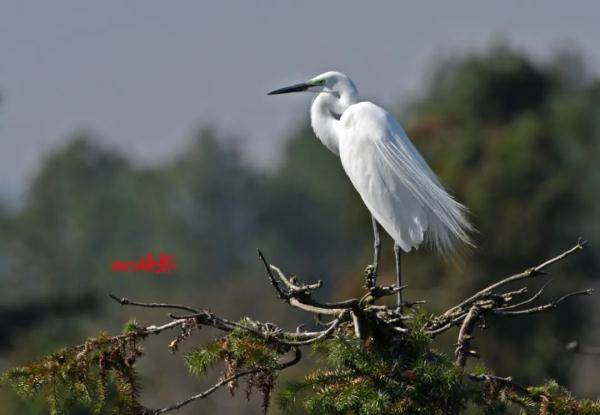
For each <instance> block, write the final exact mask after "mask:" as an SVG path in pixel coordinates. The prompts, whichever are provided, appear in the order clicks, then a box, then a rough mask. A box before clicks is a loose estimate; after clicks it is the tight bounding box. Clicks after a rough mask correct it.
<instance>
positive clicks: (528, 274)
mask: <svg viewBox="0 0 600 415" xmlns="http://www.w3.org/2000/svg"><path fill="white" fill-rule="evenodd" d="M586 244H587V242H586V241H584V240H582V239H581V238H579V240H578V241H577V244H575V246H573V247H572V248H570V249H567V250H566V251H564V252H563V253H561V254H559V255H557V256H555V257H554V258H551V259H549V260H547V261H545V262H543V263H541V264H539V265H538V266H535V267H533V268H529V269H527V270H525V271H523V272H521V273H519V274H515V275H512V276H510V277H507V278H504V279H502V280H500V281H498V282H496V283H494V284H492V285H490V286H488V287H486V288H484V289H483V290H480V291H478V292H477V293H475V294H474V295H472V296H471V297H469V298H467V299H466V300H464V301H463V302H461V303H460V304H458V305H456V306H454V307H452V308H450V309H449V310H447V311H446V312H445V313H443V315H449V314H452V313H453V312H455V311H457V310H459V309H460V308H463V307H465V306H467V305H469V304H472V303H473V302H475V301H477V300H479V299H480V298H483V297H485V296H487V295H490V294H491V293H492V292H493V291H494V290H495V289H497V288H500V287H502V286H505V285H507V284H509V283H512V282H515V281H519V280H522V279H526V278H532V277H536V276H538V275H542V274H544V273H545V269H546V268H548V267H549V266H551V265H553V264H554V263H556V262H558V261H561V260H563V259H565V258H566V257H568V256H569V255H572V254H574V253H575V252H577V251H579V250H581V249H583V248H584V247H585V246H586Z"/></svg>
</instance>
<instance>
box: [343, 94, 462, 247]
mask: <svg viewBox="0 0 600 415" xmlns="http://www.w3.org/2000/svg"><path fill="white" fill-rule="evenodd" d="M346 112H348V114H346ZM346 112H344V116H343V117H342V121H343V123H342V128H343V136H342V139H341V140H340V158H341V160H342V164H343V166H344V169H345V170H346V173H347V174H348V176H349V177H350V180H351V181H352V183H353V184H354V186H355V188H356V189H357V190H358V192H359V193H360V195H361V197H362V199H363V201H364V202H365V204H366V206H367V207H368V209H369V210H370V211H371V213H372V214H373V216H375V218H376V219H377V220H378V221H379V222H380V224H381V225H382V226H383V227H384V229H385V230H386V231H387V232H388V233H389V234H390V235H391V236H392V237H393V238H394V240H395V241H396V242H397V243H398V244H399V245H400V246H401V247H402V249H403V250H405V251H409V250H410V249H411V248H413V247H414V248H416V247H418V246H419V245H420V244H421V243H422V242H423V240H426V241H427V242H429V243H431V244H432V245H434V246H435V247H436V248H437V249H438V250H439V251H440V252H442V253H448V252H450V251H452V250H453V248H454V246H455V243H456V241H457V240H460V241H463V242H465V243H467V244H470V243H471V242H470V240H469V236H468V234H467V232H468V231H469V230H470V229H471V225H470V224H469V222H468V220H467V218H466V208H465V207H464V206H462V205H461V204H460V203H458V202H456V201H455V200H454V199H453V198H452V196H450V195H449V194H448V192H447V191H446V190H445V189H444V187H443V186H442V185H441V183H440V182H439V180H438V178H437V177H436V175H435V173H434V172H433V171H432V170H431V168H430V167H429V166H428V165H427V163H426V162H425V160H424V159H423V157H422V156H421V155H420V154H419V152H418V151H417V149H416V148H415V147H414V145H413V144H412V142H411V141H410V139H409V138H408V136H407V135H406V133H405V132H404V130H403V129H402V127H401V126H400V124H398V122H397V121H396V120H395V119H394V117H393V116H392V115H391V114H389V113H388V112H387V111H385V110H384V109H382V108H380V107H378V106H376V105H374V104H371V103H368V102H363V103H359V104H355V105H353V106H351V107H350V108H348V109H347V110H346Z"/></svg>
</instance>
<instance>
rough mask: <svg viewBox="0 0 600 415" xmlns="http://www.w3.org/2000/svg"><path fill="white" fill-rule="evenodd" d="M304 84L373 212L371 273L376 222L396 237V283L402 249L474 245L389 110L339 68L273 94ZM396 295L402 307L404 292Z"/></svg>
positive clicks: (325, 134)
mask: <svg viewBox="0 0 600 415" xmlns="http://www.w3.org/2000/svg"><path fill="white" fill-rule="evenodd" d="M303 91H306V92H313V93H317V94H318V95H317V96H316V98H315V99H314V101H313V103H312V107H311V110H310V117H311V125H312V128H313V130H314V132H315V134H316V136H317V137H318V138H319V140H321V142H322V143H323V144H324V145H325V146H326V147H327V148H328V149H329V150H330V151H332V152H333V153H335V154H336V155H338V156H339V157H340V160H341V161H342V166H343V168H344V170H345V172H346V174H347V175H348V177H349V178H350V181H351V182H352V184H353V185H354V187H355V188H356V190H357V191H358V193H359V194H360V196H361V198H362V200H363V202H364V203H365V205H366V206H367V208H368V209H369V211H370V212H371V217H372V223H373V232H374V237H375V244H374V259H373V276H374V279H375V278H376V275H377V268H378V263H379V254H380V246H381V244H380V239H379V231H378V228H379V225H381V227H383V229H385V231H386V232H387V233H388V234H389V235H390V236H391V237H392V239H393V240H394V242H395V244H394V253H395V259H396V284H397V287H400V284H401V272H400V250H402V251H405V252H409V251H411V250H412V249H413V248H414V249H417V248H418V247H419V246H420V245H421V244H422V243H424V242H425V243H428V244H429V245H431V246H432V247H433V248H434V249H436V250H437V251H438V252H440V253H441V254H443V255H447V254H449V253H451V252H453V251H454V250H455V249H456V247H457V244H458V243H464V244H468V245H472V243H471V240H470V238H469V235H468V233H469V231H471V230H472V227H471V225H470V223H469V221H468V219H467V217H466V213H467V209H466V208H465V207H464V206H463V205H461V204H460V203H458V202H457V201H455V200H454V199H453V198H452V196H451V195H450V194H448V192H447V191H446V190H445V189H444V187H443V186H442V184H441V183H440V181H439V180H438V178H437V176H436V175H435V173H434V172H433V171H432V170H431V168H430V167H429V166H428V165H427V163H426V162H425V160H424V159H423V157H422V156H421V154H419V152H418V151H417V149H416V148H415V147H414V145H413V144H412V142H411V141H410V139H409V138H408V136H407V135H406V133H405V132H404V129H403V128H402V127H401V126H400V124H399V123H398V122H397V121H396V119H395V118H394V117H393V116H392V115H391V114H390V113H389V112H387V111H386V110H384V109H383V108H381V107H379V106H377V105H375V104H373V103H371V102H367V101H359V97H358V91H357V89H356V87H355V86H354V83H353V82H352V80H351V79H350V78H348V77H347V76H346V75H344V74H342V73H340V72H325V73H323V74H321V75H318V76H316V77H314V78H312V79H310V80H309V81H307V82H304V83H300V84H296V85H292V86H288V87H285V88H281V89H277V90H275V91H272V92H269V95H276V94H285V93H290V92H303ZM378 224H379V225H378ZM397 300H398V307H399V308H401V307H402V297H401V294H400V291H398V296H397Z"/></svg>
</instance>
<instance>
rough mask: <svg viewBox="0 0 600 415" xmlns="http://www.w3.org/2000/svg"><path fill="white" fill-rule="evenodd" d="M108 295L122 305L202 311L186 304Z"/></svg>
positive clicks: (193, 311) (192, 311)
mask: <svg viewBox="0 0 600 415" xmlns="http://www.w3.org/2000/svg"><path fill="white" fill-rule="evenodd" d="M108 296H109V297H110V298H112V299H113V300H115V301H116V302H117V303H119V304H121V305H132V306H136V307H147V308H172V309H175V310H184V311H189V312H191V313H199V312H200V310H198V309H196V308H193V307H189V306H186V305H179V304H166V303H140V302H137V301H131V300H130V299H128V298H126V297H121V298H119V297H117V296H116V295H113V294H108Z"/></svg>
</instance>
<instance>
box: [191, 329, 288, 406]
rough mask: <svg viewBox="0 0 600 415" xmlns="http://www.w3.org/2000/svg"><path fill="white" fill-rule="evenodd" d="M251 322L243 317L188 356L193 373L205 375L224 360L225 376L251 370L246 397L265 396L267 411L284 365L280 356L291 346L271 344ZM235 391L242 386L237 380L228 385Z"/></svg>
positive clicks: (230, 389)
mask: <svg viewBox="0 0 600 415" xmlns="http://www.w3.org/2000/svg"><path fill="white" fill-rule="evenodd" d="M250 324H251V322H250V321H249V320H247V319H243V320H242V321H241V322H240V323H239V325H240V328H237V329H235V330H233V331H231V332H230V333H228V334H227V335H226V336H224V337H222V338H220V339H217V340H215V341H212V342H210V343H207V344H205V345H203V346H202V347H199V348H197V349H195V350H194V351H193V352H191V353H190V354H188V355H187V356H186V357H185V360H186V363H187V366H188V368H189V370H190V372H191V373H193V374H194V375H197V376H201V375H204V374H205V373H206V371H207V370H208V369H209V368H210V367H211V366H213V365H215V364H217V363H219V362H223V363H224V364H225V373H224V375H223V376H224V377H226V378H227V377H232V376H235V375H237V374H240V373H242V372H249V373H248V377H247V379H246V397H247V398H248V399H249V398H250V395H251V393H252V391H253V390H256V391H258V392H259V393H260V395H261V397H262V408H263V412H264V413H266V412H267V409H268V407H269V402H270V398H271V394H272V392H273V389H274V387H275V378H276V376H277V370H278V369H279V368H280V362H279V360H280V358H281V357H282V356H283V355H285V354H286V353H287V352H288V351H289V350H290V348H289V347H285V346H282V345H280V344H279V343H271V342H267V341H265V339H264V338H263V337H261V336H259V335H257V334H255V333H254V332H253V331H252V329H251V327H250V330H246V329H244V328H243V327H249V326H250ZM227 387H228V389H229V391H230V392H231V394H233V393H234V392H235V389H236V388H237V387H238V382H237V379H235V380H232V381H231V382H229V383H228V385H227Z"/></svg>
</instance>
